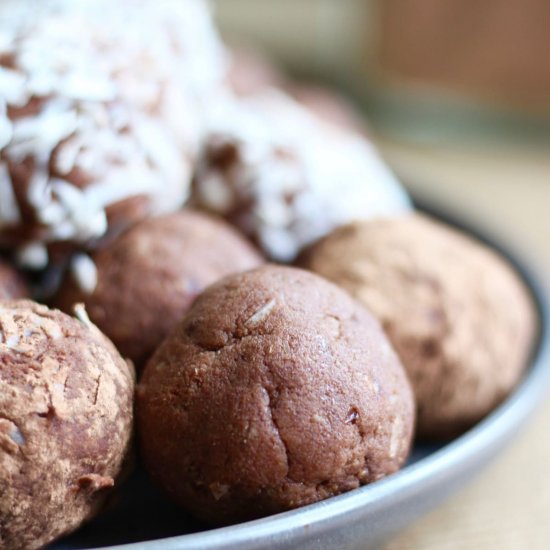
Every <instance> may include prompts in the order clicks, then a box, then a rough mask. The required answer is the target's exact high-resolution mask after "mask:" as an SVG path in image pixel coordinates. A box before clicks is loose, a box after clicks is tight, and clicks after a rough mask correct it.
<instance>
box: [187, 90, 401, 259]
mask: <svg viewBox="0 0 550 550" xmlns="http://www.w3.org/2000/svg"><path fill="white" fill-rule="evenodd" d="M224 145H225V146H228V147H235V148H236V149H237V151H238V155H237V156H238V158H237V159H236V160H233V161H231V162H230V165H229V166H227V165H225V164H224V163H222V165H221V166H220V165H219V164H217V163H216V158H215V156H216V155H215V151H216V150H218V151H219V150H220V149H222V148H223V146H224ZM204 151H205V153H204V154H203V155H202V158H201V160H200V162H199V168H198V172H197V178H196V179H197V185H196V190H195V197H194V200H195V201H196V202H197V203H198V204H199V205H200V206H203V207H206V208H208V209H210V210H213V211H215V212H217V213H219V214H222V215H229V216H230V217H231V215H232V211H233V210H234V209H235V210H236V211H237V212H238V214H237V216H238V218H237V219H236V220H235V219H234V220H233V221H236V223H237V224H238V225H239V226H240V227H241V229H242V230H244V231H245V232H246V233H248V234H249V235H251V236H252V237H254V238H255V239H256V240H257V241H259V243H260V244H261V245H262V247H263V248H264V250H265V251H266V252H267V253H268V255H269V256H271V257H272V258H274V259H277V260H280V261H290V260H292V259H293V258H294V257H295V255H296V254H297V253H298V252H299V250H300V249H301V248H302V247H303V246H305V245H307V244H309V243H311V242H312V241H314V240H316V239H317V238H319V237H321V236H323V235H325V234H326V233H328V232H330V231H331V230H332V229H334V228H335V227H337V226H340V225H342V224H345V223H348V222H351V221H353V220H357V219H364V218H372V217H376V216H391V215H399V214H401V213H403V212H406V211H408V210H409V209H410V208H411V203H410V200H409V198H408V196H407V194H406V193H405V191H404V190H403V188H402V187H401V185H400V184H399V183H398V181H397V180H396V178H395V177H394V176H393V174H392V173H391V172H390V170H389V169H388V168H387V167H386V165H385V164H384V162H383V161H382V159H381V158H380V156H379V155H378V152H377V151H376V149H375V148H374V147H373V145H372V144H371V143H369V142H368V141H367V140H366V139H365V138H363V137H362V136H360V135H357V134H354V133H351V132H349V131H347V130H344V129H342V128H339V127H336V126H333V125H331V124H330V123H327V122H326V121H324V120H321V119H319V118H317V117H316V116H315V115H313V114H312V113H311V112H309V111H308V110H307V109H305V108H304V107H303V106H301V105H300V104H298V103H297V102H295V101H294V100H293V99H291V98H290V97H288V96H286V95H284V94H283V93H282V92H279V91H276V90H265V91H263V92H261V93H259V94H257V95H255V96H248V97H246V98H240V99H236V98H234V97H231V96H230V95H228V94H225V95H222V94H220V95H219V96H218V98H217V101H216V102H215V104H214V106H213V108H212V109H211V112H210V118H209V119H208V136H207V138H206V141H205V143H204ZM213 152H214V154H213ZM223 186H225V190H224V192H223V193H221V192H220V188H221V187H223ZM242 205H247V207H246V208H247V210H246V211H245V212H244V213H243V210H242V208H241V209H239V208H238V207H239V206H241V207H242Z"/></svg>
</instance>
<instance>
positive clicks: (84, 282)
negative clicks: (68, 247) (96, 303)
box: [71, 254, 97, 294]
mask: <svg viewBox="0 0 550 550" xmlns="http://www.w3.org/2000/svg"><path fill="white" fill-rule="evenodd" d="M71 274H72V276H73V278H74V280H75V282H76V284H77V285H78V287H79V288H80V289H81V290H82V291H83V292H85V293H86V294H93V292H94V290H95V289H96V286H97V268H96V265H95V263H94V261H93V260H92V259H91V258H90V256H88V255H87V254H77V255H75V256H74V257H73V259H72V261H71Z"/></svg>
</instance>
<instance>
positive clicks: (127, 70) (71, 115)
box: [0, 0, 226, 244]
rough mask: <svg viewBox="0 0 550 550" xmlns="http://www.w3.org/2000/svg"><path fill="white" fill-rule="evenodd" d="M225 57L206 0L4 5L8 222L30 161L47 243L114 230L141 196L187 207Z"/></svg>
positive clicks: (0, 212) (1, 46)
mask: <svg viewBox="0 0 550 550" xmlns="http://www.w3.org/2000/svg"><path fill="white" fill-rule="evenodd" d="M225 63H226V59H225V52H224V50H223V47H222V45H221V42H220V41H219V38H218V36H217V34H216V32H215V30H214V28H213V25H212V21H211V17H210V13H209V10H208V8H207V6H206V4H205V2H204V1H203V0H185V1H184V2H183V1H178V0H117V1H116V2H113V1H111V0H26V1H25V2H22V1H20V0H4V1H3V2H1V3H0V161H1V164H0V199H1V204H0V228H1V227H2V226H5V225H13V224H14V223H16V222H17V221H18V220H19V219H20V217H19V214H18V212H19V208H18V206H17V204H16V203H14V194H13V189H12V191H11V192H10V191H9V187H13V185H14V182H13V180H12V178H13V172H12V170H13V167H16V166H17V165H19V164H21V163H23V162H25V166H28V167H29V169H30V168H32V171H31V172H32V173H30V174H29V181H28V182H22V183H21V182H19V181H18V182H17V184H18V185H24V186H25V187H24V189H26V191H27V204H25V205H20V206H24V207H25V208H29V207H31V208H32V209H34V211H35V218H36V220H37V222H38V223H39V224H40V228H39V230H37V235H39V238H40V239H41V241H42V242H43V244H47V243H49V242H52V241H56V240H60V239H62V240H65V239H68V240H72V241H74V242H77V243H86V242H88V241H89V240H90V239H97V238H98V237H101V236H103V235H104V234H105V232H106V231H107V230H108V227H107V215H106V209H107V208H108V207H110V206H112V205H114V204H116V203H118V202H121V201H124V200H126V199H129V198H132V197H136V196H145V197H147V200H148V204H149V212H150V213H151V214H158V213H163V212H168V211H172V210H175V209H177V208H179V207H180V206H181V204H182V203H183V202H184V201H185V200H186V198H187V196H188V188H189V182H190V177H191V166H192V162H193V159H194V157H195V155H196V153H197V149H198V145H199V140H200V133H201V129H202V127H203V121H202V114H201V113H202V111H203V103H202V102H203V99H204V98H206V97H209V96H210V94H211V91H210V90H211V89H213V88H216V87H218V86H219V85H220V82H221V81H222V80H223V78H224V76H225ZM27 161H32V162H30V163H29V162H27ZM7 167H9V169H7ZM8 201H9V202H8ZM26 229H28V228H26Z"/></svg>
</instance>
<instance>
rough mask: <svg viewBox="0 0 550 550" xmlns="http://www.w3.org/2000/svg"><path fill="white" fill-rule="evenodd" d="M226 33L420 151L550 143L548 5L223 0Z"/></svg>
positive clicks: (461, 0)
mask: <svg viewBox="0 0 550 550" xmlns="http://www.w3.org/2000/svg"><path fill="white" fill-rule="evenodd" d="M217 10H218V14H219V19H220V22H221V24H222V28H223V29H224V30H225V32H226V34H227V35H229V37H230V38H231V37H236V36H238V41H239V42H241V43H242V41H243V40H250V41H252V42H253V43H254V44H259V45H260V46H262V47H263V48H265V49H266V50H267V51H268V52H270V53H273V54H275V55H276V56H277V58H279V59H280V60H282V61H283V62H284V63H285V65H287V66H288V67H290V68H291V69H292V70H294V71H295V72H297V73H300V74H307V75H309V76H315V77H318V78H319V77H320V78H322V79H323V80H328V81H332V82H337V83H339V84H340V85H342V84H343V85H344V86H345V87H346V88H347V90H348V91H349V92H350V93H351V94H352V95H354V96H355V97H356V99H359V100H360V101H361V102H362V104H363V105H364V107H365V109H366V111H367V113H368V114H369V116H370V118H371V120H372V122H373V123H374V125H375V127H376V128H378V129H379V130H380V131H381V132H383V133H384V134H386V135H392V136H397V137H403V138H406V139H410V140H414V141H428V142H429V141H439V140H441V139H444V140H459V141H460V140H464V139H467V140H470V139H472V138H474V139H476V140H497V141H534V142H537V143H538V144H541V142H544V143H546V144H548V143H550V32H549V29H550V2H549V1H548V0H484V1H483V2H479V1H477V0H272V1H270V0H262V1H257V0H221V1H218V3H217Z"/></svg>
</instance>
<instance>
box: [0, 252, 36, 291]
mask: <svg viewBox="0 0 550 550" xmlns="http://www.w3.org/2000/svg"><path fill="white" fill-rule="evenodd" d="M28 296H29V289H28V288H27V284H26V283H25V280H24V279H23V277H22V276H21V275H20V274H19V273H18V272H17V271H16V270H15V269H14V268H13V267H11V265H9V264H8V263H7V262H4V261H3V260H2V259H1V258H0V300H12V299H15V298H27V297H28Z"/></svg>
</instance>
